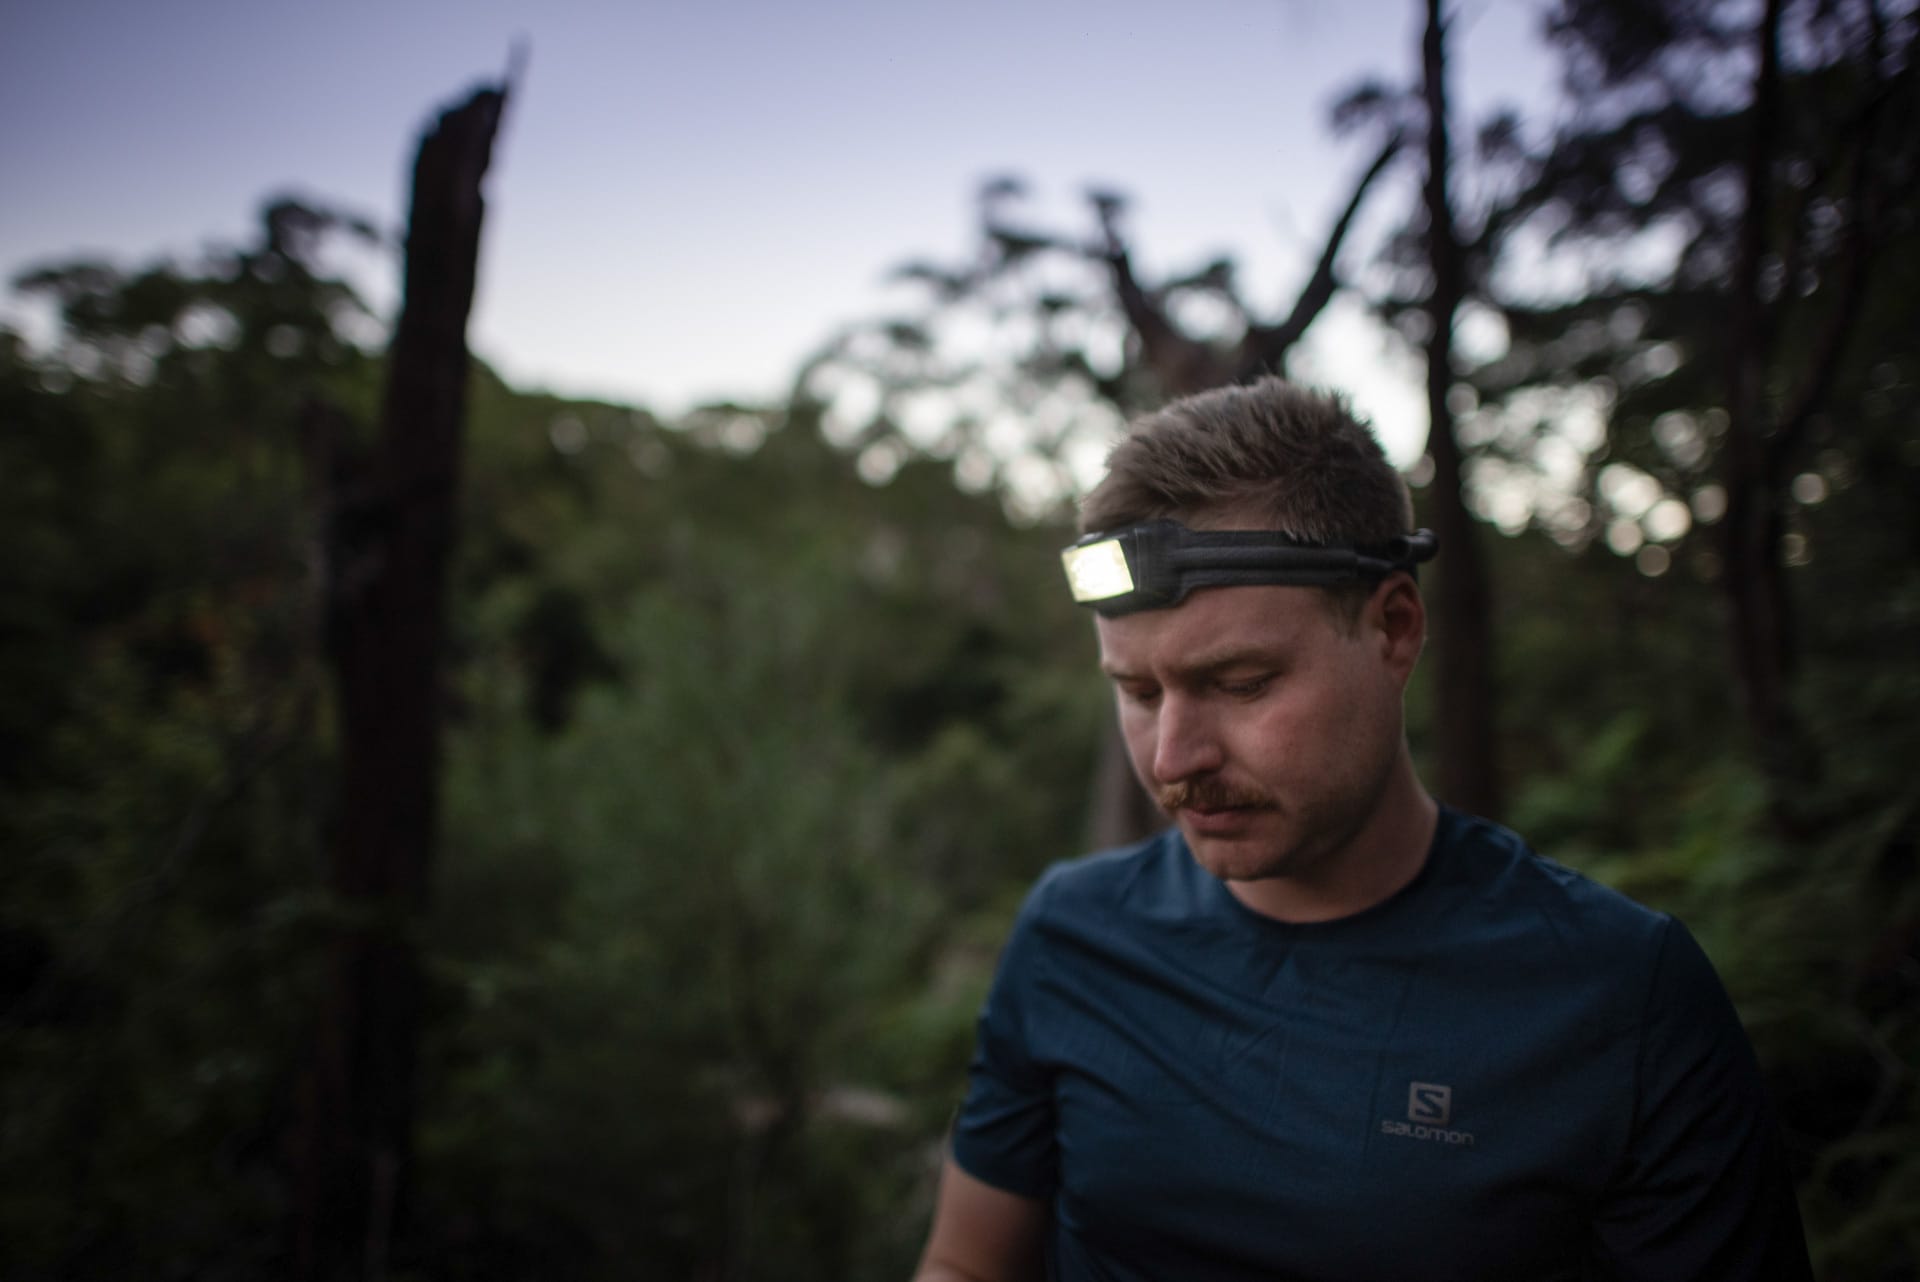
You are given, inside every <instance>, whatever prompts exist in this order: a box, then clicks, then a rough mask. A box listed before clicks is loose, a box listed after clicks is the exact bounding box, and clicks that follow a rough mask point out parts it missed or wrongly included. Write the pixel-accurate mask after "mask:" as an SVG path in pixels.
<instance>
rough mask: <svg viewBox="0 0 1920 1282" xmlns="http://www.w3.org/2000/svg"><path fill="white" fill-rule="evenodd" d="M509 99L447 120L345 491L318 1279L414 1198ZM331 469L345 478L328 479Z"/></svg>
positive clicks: (376, 1235)
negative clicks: (369, 432) (478, 276)
mask: <svg viewBox="0 0 1920 1282" xmlns="http://www.w3.org/2000/svg"><path fill="white" fill-rule="evenodd" d="M505 104H506V90H505V89H504V88H487V89H481V90H478V91H476V92H475V93H474V94H473V95H472V96H471V97H470V98H469V99H468V100H467V101H466V102H465V103H464V104H462V105H461V106H459V107H457V108H453V109H450V110H448V111H447V112H445V113H444V114H442V116H441V117H440V120H439V122H438V123H437V125H436V126H435V127H434V129H433V130H432V131H431V132H430V133H429V134H428V135H427V137H426V138H425V139H424V140H423V141H422V143H421V146H420V152H419V157H418V159H417V161H416V163H415V167H414V180H413V210H412V216H411V220H410V225H409V228H408V234H407V256H406V263H407V266H406V289H405V297H404V302H403V304H402V308H401V313H400V320H399V324H398V326H397V328H396V330H395V334H394V341H393V348H392V352H391V355H390V358H389V369H388V381H387V395H386V401H385V406H384V409H383V411H382V420H383V433H382V440H381V450H380V454H379V455H378V458H377V462H376V463H374V464H373V465H372V466H371V467H370V468H368V469H366V470H365V472H364V474H362V475H357V476H356V475H353V473H352V471H351V470H350V471H349V474H348V483H347V485H346V486H345V487H343V488H340V489H336V490H335V492H334V493H333V495H332V496H331V501H330V507H331V509H332V517H333V527H334V532H333V533H332V534H331V535H330V536H329V538H328V540H327V541H328V543H329V544H330V549H331V551H332V553H333V555H332V557H331V558H330V560H329V562H328V568H329V576H328V583H327V595H328V607H329V608H328V615H329V617H328V625H329V634H330V641H331V647H330V648H331V650H332V653H333V656H334V660H335V664H336V666H337V670H338V674H339V697H340V716H341V736H342V737H341V746H340V759H341V785H340V792H341V796H340V811H339V814H340V817H339V821H338V831H337V833H336V835H335V838H334V855H333V863H332V877H331V883H332V884H331V889H332V890H333V892H334V894H335V895H337V896H338V897H339V900H340V906H341V909H342V910H343V912H344V913H345V914H346V915H347V918H348V922H349V924H347V925H346V927H345V929H344V930H343V931H342V932H341V934H340V938H339V940H338V942H337V944H336V946H335V950H334V955H333V962H332V975H331V980H330V983H329V987H328V994H327V1003H326V1007H325V1010H324V1013H323V1015H322V1019H321V1022H320V1029H319V1039H318V1040H319V1046H318V1051H317V1055H316V1064H315V1068H314V1074H313V1079H312V1081H313V1085H312V1092H313V1094H312V1098H311V1100H310V1102H309V1103H308V1105H307V1107H308V1108H309V1109H310V1110H311V1112H310V1115H309V1119H308V1122H307V1132H306V1136H305V1146H306V1155H305V1162H306V1170H305V1171H304V1172H303V1173H302V1198H301V1207H300V1213H299V1222H298V1246H297V1248H296V1258H297V1262H298V1269H299V1273H300V1275H301V1276H302V1277H308V1278H314V1279H335V1278H347V1277H378V1276H382V1275H383V1274H384V1273H385V1272H386V1269H387V1267H388V1258H389V1254H390V1251H391V1249H392V1242H393V1238H394V1234H395V1232H396V1228H397V1226H398V1224H399V1222H400V1219H401V1217H402V1215H403V1213H404V1209H405V1207H406V1191H407V1185H408V1179H409V1175H410V1166H411V1149H412V1132H413V1118H414V1088H415V1080H414V1079H415V1075H416V1073H415V1046H416V1044H417V1042H418V1039H419V1035H420V1030H419V1023H420V1004H421V974H420V961H419V958H418V955H417V953H416V944H415V943H414V941H413V940H412V938H411V931H412V927H413V925H414V923H415V922H417V920H418V919H419V917H420V916H421V914H422V913H423V911H424V909H425V906H426V895H427V886H428V869H429V866H430V862H431V858H432V852H433V849H434V845H435V840H436V835H437V827H438V824H437V810H438V804H437V802H438V792H439V771H440V753H439V740H440V732H441V730H440V727H441V710H440V707H441V690H442V685H443V682H444V675H443V667H444V657H443V651H444V648H445V642H444V635H445V622H444V619H445V609H446V605H445V595H446V581H447V574H448V565H449V561H450V557H451V550H452V543H453V534H454V531H453V514H454V508H455V503H456V496H457V492H458V478H459V460H460V446H461V435H462V432H463V429H464V425H465V397H466V383H467V373H468V354H467V345H466V323H467V313H468V310H469V309H470V307H471V306H472V301H473V288H474V272H475V264H476V261H477V257H478V254H479V247H480V225H481V218H482V213H483V209H484V204H483V201H482V199H481V196H480V184H481V180H482V179H483V178H484V177H485V174H486V171H487V166H488V162H489V160H490V158H491V155H492V150H493V140H494V135H495V132H496V130H497V129H498V127H499V122H500V115H501V112H502V110H503V109H504V107H505ZM328 479H329V480H331V479H334V478H328Z"/></svg>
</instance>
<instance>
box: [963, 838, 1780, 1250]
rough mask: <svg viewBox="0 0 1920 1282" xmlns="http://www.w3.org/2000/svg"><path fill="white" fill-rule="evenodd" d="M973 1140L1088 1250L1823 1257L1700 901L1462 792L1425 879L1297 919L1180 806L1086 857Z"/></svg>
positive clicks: (980, 1102)
mask: <svg viewBox="0 0 1920 1282" xmlns="http://www.w3.org/2000/svg"><path fill="white" fill-rule="evenodd" d="M953 1156H954V1159H955V1160H956V1161H957V1162H958V1163H959V1164H960V1166H961V1167H962V1168H963V1169H965V1170H966V1171H967V1172H968V1173H970V1174H971V1175H973V1176H974V1177H975V1178H977V1179H980V1180H983V1181H985V1182H986V1183H988V1184H991V1185H993V1186H995V1187H997V1188H1000V1189H1004V1190H1007V1191H1010V1192H1013V1193H1018V1194H1022V1195H1025V1196H1029V1197H1034V1198H1038V1199H1041V1200H1043V1201H1045V1202H1047V1203H1049V1204H1050V1206H1051V1208H1052V1216H1051V1223H1050V1228H1049V1241H1048V1251H1047V1256H1048V1271H1049V1276H1050V1277H1052V1278H1056V1279H1069V1280H1073V1282H1079V1280H1081V1279H1099V1280H1101V1282H1107V1280H1113V1282H1121V1280H1125V1282H1133V1280H1135V1279H1141V1280H1144V1279H1177V1280H1181V1282H1185V1280H1189V1279H1191V1280H1193V1282H1213V1280H1215V1279H1217V1280H1219V1282H1240V1280H1241V1279H1247V1280H1252V1279H1261V1280H1262V1282H1271V1280H1273V1279H1303V1280H1304V1279H1343V1280H1353V1279H1362V1280H1378V1282H1420V1280H1424V1279H1436V1280H1437V1279H1460V1280H1461V1282H1469V1280H1470V1282H1493V1280H1495V1279H1508V1278H1511V1279H1526V1280H1527V1282H1549V1280H1552V1279H1574V1278H1616V1277H1617V1278H1635V1279H1638V1278H1647V1279H1661V1280H1662V1282H1666V1280H1669V1279H1670V1280H1673V1282H1682V1280H1685V1282H1693V1280H1704V1279H1743V1280H1744V1279H1760V1278H1767V1279H1775V1278H1779V1279H1795V1280H1796V1282H1799V1280H1801V1279H1806V1278H1808V1277H1809V1276H1810V1271H1809V1269H1808V1265H1807V1257H1806V1247H1805V1244H1804V1241H1803V1239H1802V1236H1801V1230H1800V1223H1799V1215H1798V1212H1797V1210H1796V1208H1795V1206H1794V1202H1793V1194H1792V1190H1791V1186H1790V1184H1789V1182H1788V1178H1787V1175H1786V1172H1785V1168H1784V1163H1783V1161H1782V1159H1781V1156H1780V1152H1779V1146H1778V1142H1777V1139H1776V1136H1775V1131H1774V1124H1773V1121H1772V1118H1771V1114H1770V1111H1769V1108H1768V1105H1767V1101H1766V1097H1765V1093H1764V1091H1763V1089H1762V1086H1761V1081H1760V1075H1759V1070H1758V1068H1757V1066H1756V1064H1755V1062H1754V1058H1753V1054H1752V1051H1751V1049H1750V1048H1749V1046H1748V1044H1747V1040H1746V1037H1745V1034H1744V1033H1743V1032H1742V1031H1741V1028H1740V1024H1739V1021H1738V1018H1737V1017H1736V1016H1735V1014H1734V1011H1733V1007H1732V1004H1731V1003H1730V1002H1729V1001H1728V999H1727V996H1726V993H1725V991H1724V990H1723V989H1722V988H1721V986H1720V982H1719V980H1718V978H1717V977H1716V976H1715V975H1714V973H1713V969H1712V966H1711V965H1710V964H1709V963H1708V961H1707V959H1706V957H1705V956H1704V955H1703V954H1702V953H1701V951H1700V949H1699V947H1698V945H1696V944H1695V943H1694V941H1693V939H1692V937H1691V936H1689V935H1688V934H1687V932H1686V930H1685V928H1684V927H1682V926H1681V925H1679V923H1677V922H1675V921H1674V920H1673V919H1672V918H1670V917H1667V916H1665V915H1664V914H1659V913H1654V912H1651V911H1649V910H1648V909H1645V908H1643V907H1641V906H1639V905H1638V904H1635V903H1634V902H1632V901H1631V900H1629V899H1627V898H1625V897H1624V896H1621V895H1619V894H1617V893H1615V892H1614V891H1611V890H1608V889H1606V888H1604V887H1602V886H1599V885H1597V884H1595V883H1593V882H1591V881H1589V880H1587V879H1586V878H1584V877H1582V876H1580V875H1578V874H1576V873H1573V872H1571V871H1569V870H1567V869H1565V868H1562V867H1560V866H1558V865H1555V864H1552V863H1549V862H1547V861H1546V860H1543V859H1541V858H1539V857H1538V856H1537V855H1535V854H1534V853H1533V852H1532V851H1531V850H1529V849H1528V848H1527V847H1526V845H1525V844H1524V843H1523V842H1522V841H1521V840H1520V839H1519V838H1518V837H1516V836H1515V835H1514V834H1512V833H1511V832H1508V831H1506V830H1505V829H1503V828H1499V827H1496V826H1495V825H1493V824H1489V823H1486V822H1484V821H1481V820H1478V819H1473V818H1470V817H1467V816H1464V815H1461V814H1459V813H1457V812H1452V811H1447V810H1444V809H1443V810H1442V812H1441V816H1440V823H1439V827H1438V830H1437V831H1436V833H1435V836H1434V842H1433V848H1432V850H1431V852H1430V854H1429V856H1428V859H1427V861H1426V864H1425V865H1424V867H1423V868H1422V870H1421V872H1420V874H1419V875H1418V876H1417V877H1416V878H1415V879H1414V881H1413V882H1412V883H1410V884H1409V885H1408V886H1407V887H1405V888H1404V889H1403V890H1401V891H1400V892H1399V893H1398V894H1396V895H1394V896H1392V897H1391V898H1389V899H1387V900H1386V901H1384V902H1382V903H1380V904H1377V905H1375V906H1374V907H1372V908H1370V909H1367V910H1366V911H1365V912H1362V913H1358V914H1356V915H1354V916H1351V917H1347V918H1343V919H1340V920H1337V921H1328V922H1320V923H1315V924H1310V925H1289V924H1285V923H1281V922H1277V921H1274V920H1272V919H1270V918H1267V917H1264V916H1261V915H1259V914H1257V913H1254V912H1253V911H1251V910H1249V909H1248V908H1246V907H1245V906H1244V905H1242V904H1241V903H1240V902H1239V901H1238V900H1236V899H1235V898H1234V897H1233V896H1232V894H1230V893H1229V892H1228V890H1227V888H1226V887H1225V885H1223V884H1222V883H1221V882H1220V881H1218V880H1217V879H1215V878H1214V877H1213V876H1211V875H1210V874H1208V873H1207V872H1206V871H1205V870H1204V869H1202V868H1201V867H1200V866H1199V865H1198V864H1196V863H1195V862H1194V860H1193V858H1192V856H1191V855H1190V854H1189V852H1188V850H1187V847H1186V843H1185V842H1184V841H1183V840H1182V839H1181V837H1180V835H1179V834H1178V832H1177V831H1173V830H1169V831H1168V832H1165V833H1162V834H1161V835H1160V836H1158V837H1155V838H1153V839H1151V840H1149V841H1146V842H1144V843H1141V844H1140V845H1137V846H1133V847H1129V848H1126V849H1123V850H1117V851H1111V852H1108V853H1104V854H1099V855H1093V856H1089V857H1087V858H1084V859H1079V860H1074V861H1071V862H1068V863H1064V864H1060V865H1056V866H1055V867H1054V868H1052V869H1051V870H1049V871H1048V872H1047V874H1046V875H1045V876H1044V877H1042V878H1041V880H1040V882H1039V883H1038V885H1037V886H1036V887H1035V888H1034V890H1033V892H1032V894H1031V895H1030V896H1029V897H1028V900H1027V903H1026V906H1025V907H1024V908H1023V909H1022V911H1021V914H1020V917H1019V920H1018V922H1017V924H1016V925H1015V927H1014V931H1013V934H1012V937H1011V938H1010V940H1009V942H1008V944H1007V946H1006V950H1005V952H1004V954H1003V955H1002V958H1001V962H1000V970H999V973H998V975H997V976H996V978H995V980H994V984H993V988H992V991H991V993H990V994H989V996H988V998H987V1002H986V1005H985V1008H984V1009H983V1011H982V1012H981V1016H980V1023H979V1033H978V1042H977V1048H976V1052H975V1056H974V1061H973V1065H972V1069H971V1073H970V1080H969V1089H968V1093H967V1098H966V1103H965V1104H964V1105H963V1107H962V1109H961V1112H960V1116H959V1118H958V1121H957V1122H956V1125H955V1128H954V1134H953Z"/></svg>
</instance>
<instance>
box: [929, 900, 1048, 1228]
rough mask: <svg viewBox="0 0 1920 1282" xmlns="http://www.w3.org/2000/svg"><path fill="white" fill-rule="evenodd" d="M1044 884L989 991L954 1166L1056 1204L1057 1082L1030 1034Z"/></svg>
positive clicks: (956, 1130)
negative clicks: (1040, 1060) (1037, 1057)
mask: <svg viewBox="0 0 1920 1282" xmlns="http://www.w3.org/2000/svg"><path fill="white" fill-rule="evenodd" d="M1046 893H1047V882H1046V880H1045V879H1044V878H1043V879H1042V880H1041V882H1040V884H1039V885H1037V886H1036V887H1035V888H1034V890H1033V891H1032V893H1030V894H1029V895H1028V896H1027V902H1026V903H1025V905H1024V906H1023V907H1022V908H1021V910H1020V915H1019V917H1018V918H1017V919H1016V920H1015V922H1014V927H1013V933H1012V934H1011V935H1010V936H1009V937H1008V939H1007V945H1006V947H1005V948H1004V949H1003V950H1002V951H1001V954H1000V965H999V969H998V970H997V971H996V973H995V974H994V978H993V986H992V988H990V989H989V990H988V992H987V1000H986V1003H985V1005H983V1006H982V1007H981V1009H980V1018H979V1020H978V1023H977V1025H976V1031H975V1036H974V1051H973V1062H972V1063H971V1065H969V1067H968V1069H967V1095H966V1100H965V1102H964V1103H962V1104H961V1106H960V1113H959V1116H958V1117H957V1118H956V1119H955V1121H954V1126H953V1160H954V1161H956V1162H958V1163H959V1164H960V1167H961V1169H963V1170H965V1171H966V1172H967V1174H969V1175H971V1176H973V1177H974V1178H975V1179H977V1180H981V1181H983V1182H984V1183H987V1184H991V1185H993V1186H994V1187H995V1188H998V1189H1003V1190H1005V1191H1006V1192H1009V1193H1017V1194H1020V1195H1021V1196H1023V1197H1032V1198H1040V1199H1043V1200H1050V1199H1051V1198H1052V1196H1053V1189H1054V1183H1055V1181H1056V1178H1057V1173H1058V1161H1057V1156H1056V1149H1055V1134H1054V1100H1053V1078H1052V1074H1051V1073H1049V1072H1048V1071H1046V1069H1045V1068H1043V1067H1042V1066H1041V1065H1040V1064H1039V1063H1037V1062H1036V1061H1035V1058H1034V1049H1033V1041H1032V1037H1031V1029H1032V1027H1033V1004H1034V1000H1035V994H1036V991H1037V990H1038V988H1039V985H1040V980H1041V974H1040V968H1041V965H1042V961H1043V959H1042V956H1041V953H1042V940H1041V938H1040V936H1041V929H1040V919H1041V913H1042V905H1043V903H1044V901H1045V898H1046Z"/></svg>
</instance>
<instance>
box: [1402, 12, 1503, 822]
mask: <svg viewBox="0 0 1920 1282" xmlns="http://www.w3.org/2000/svg"><path fill="white" fill-rule="evenodd" d="M1443 7H1444V6H1443V4H1442V0H1427V28H1426V35H1425V37H1424V39H1423V40H1422V42H1421V65H1422V69H1423V81H1424V85H1423V94H1424V98H1425V103H1426V115H1427V173H1426V183H1425V186H1424V189H1423V194H1424V198H1425V203H1426V211H1427V262H1428V266H1429V270H1430V271H1431V272H1432V275H1433V283H1432V291H1431V292H1430V293H1429V295H1428V297H1427V320H1428V328H1429V332H1428V336H1427V414H1428V423H1429V427H1428V432H1427V452H1428V454H1429V455H1431V456H1432V458H1433V487H1432V489H1431V491H1430V496H1431V497H1430V502H1429V514H1430V516H1431V519H1432V521H1433V528H1434V533H1435V534H1437V535H1439V538H1440V549H1441V552H1442V554H1443V555H1442V557H1441V560H1440V561H1439V562H1438V563H1437V564H1436V565H1435V567H1434V577H1435V580H1436V583H1435V594H1434V616H1435V618H1434V629H1433V648H1434V669H1435V677H1436V682H1435V691H1434V693H1435V701H1434V721H1435V726H1434V741H1435V744H1436V747H1437V750H1438V755H1439V761H1438V763H1437V771H1436V778H1435V790H1436V791H1437V792H1438V793H1439V795H1440V797H1441V798H1442V799H1443V800H1445V801H1447V802H1449V803H1450V804H1452V805H1455V806H1458V807H1460V808H1461V809H1462V810H1467V811H1471V812H1472V813H1474V814H1478V815H1486V816H1488V817H1491V818H1498V817H1499V815H1500V808H1501V797H1500V773H1499V768H1498V763H1497V761H1496V758H1495V749H1494V745H1495V743H1496V739H1495V724H1494V721H1495V717H1494V692H1493V635H1492V627H1491V624H1490V620H1491V618H1492V605H1491V595H1492V593H1491V588H1490V587H1489V584H1488V577H1487V567H1486V557H1485V553H1484V552H1483V551H1482V549H1481V546H1480V530H1479V523H1478V522H1476V521H1475V520H1474V519H1473V515H1472V513H1470V512H1469V511H1468V510H1467V502H1466V491H1465V488H1464V487H1465V476H1464V474H1463V469H1462V457H1461V449H1460V442H1459V439H1458V437H1457V436H1456V435H1455V433H1454V423H1453V411H1452V410H1451V409H1449V408H1448V406H1447V393H1448V391H1449V390H1451V388H1452V386H1453V321H1454V315H1455V313H1456V312H1457V311H1458V310H1459V308H1460V302H1461V299H1462V298H1463V297H1464V295H1465V292H1466V281H1465V268H1464V264H1463V255H1462V252H1461V248H1460V237H1459V233H1458V232H1457V231H1456V229H1455V227H1454V223H1453V205H1452V198H1451V195H1450V193H1449V192H1448V189H1447V188H1448V162H1449V154H1448V153H1449V142H1448V131H1447V91H1446V70H1447V62H1446V18H1445V15H1444V14H1443V12H1442V9H1443Z"/></svg>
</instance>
